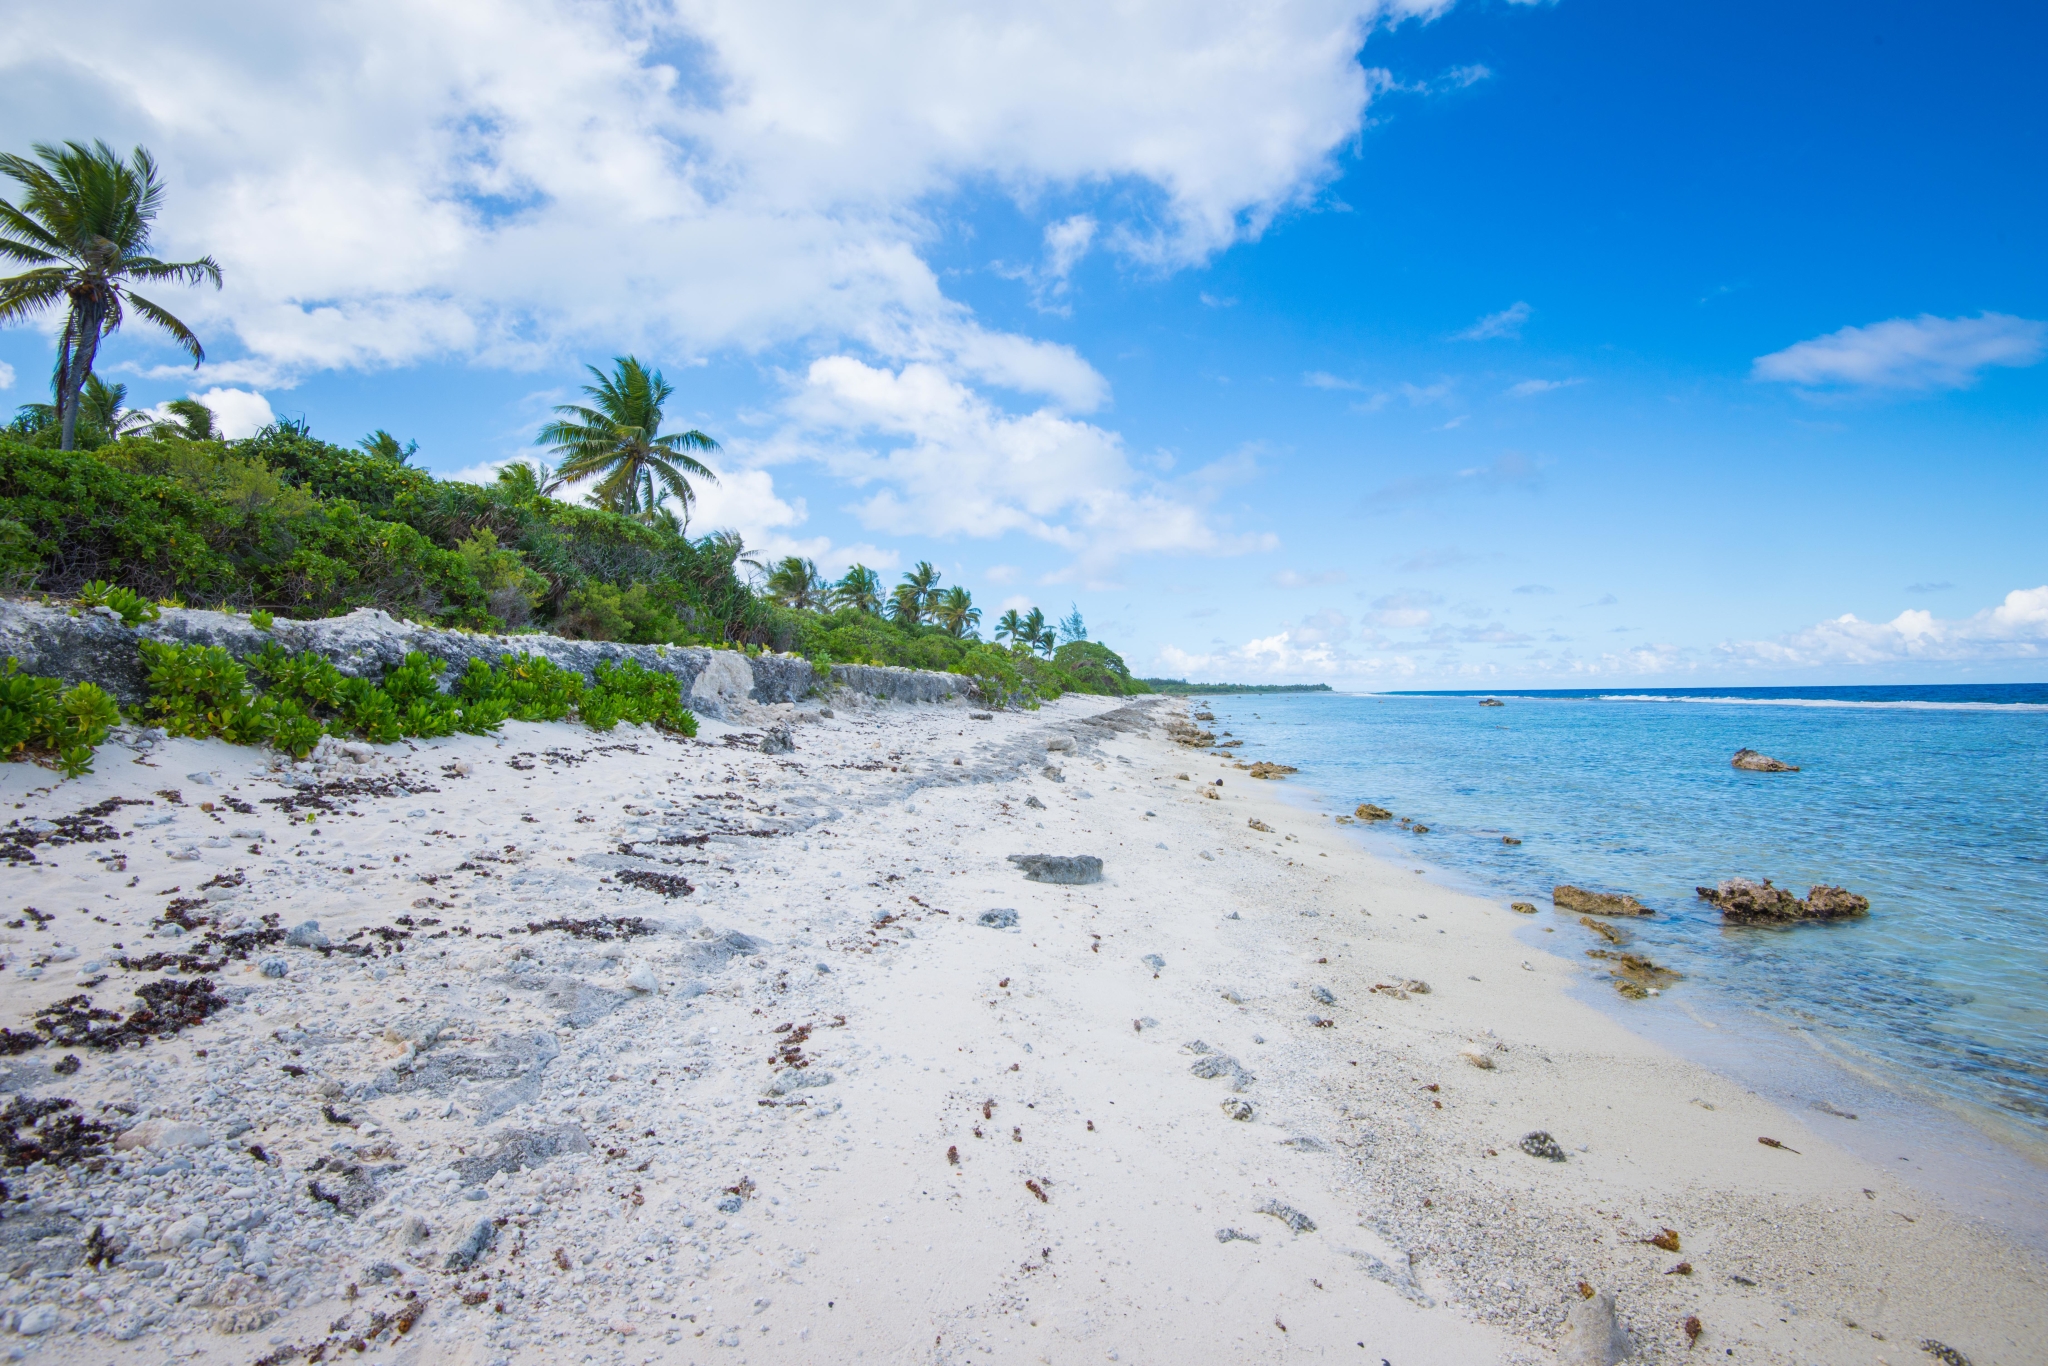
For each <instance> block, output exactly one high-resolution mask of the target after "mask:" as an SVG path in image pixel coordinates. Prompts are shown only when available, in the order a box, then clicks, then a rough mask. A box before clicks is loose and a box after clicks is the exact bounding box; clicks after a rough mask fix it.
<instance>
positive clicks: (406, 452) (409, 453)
mask: <svg viewBox="0 0 2048 1366" xmlns="http://www.w3.org/2000/svg"><path fill="white" fill-rule="evenodd" d="M356 444H357V445H358V446H361V447H362V448H363V449H364V450H366V451H368V452H369V453H370V454H371V455H374V456H377V457H379V458H380V459H384V460H389V461H391V462H392V463H393V464H398V465H403V464H404V463H405V462H406V461H408V460H410V459H412V458H413V457H414V456H415V455H418V454H419V452H420V443H419V442H417V441H407V442H404V443H403V444H401V443H400V442H399V440H398V438H397V437H395V436H393V435H392V434H391V433H389V432H387V431H385V430H384V429H383V428H382V427H379V428H378V429H377V430H376V431H374V432H371V433H370V434H369V435H368V436H366V437H364V438H363V439H362V440H361V441H358V442H357V443H356Z"/></svg>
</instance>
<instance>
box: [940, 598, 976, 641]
mask: <svg viewBox="0 0 2048 1366" xmlns="http://www.w3.org/2000/svg"><path fill="white" fill-rule="evenodd" d="M932 615H933V616H934V617H936V618H938V622H939V625H941V626H943V627H945V628H946V634H947V635H949V636H954V637H957V638H959V639H962V640H964V639H966V638H967V637H968V636H970V635H973V634H975V630H974V628H975V627H976V626H979V625H980V624H981V609H980V608H979V607H976V606H975V605H974V595H973V594H972V593H969V592H968V591H967V590H966V589H965V588H960V587H957V586H956V587H953V588H948V589H947V590H946V591H945V592H943V593H941V594H939V595H938V597H937V599H936V606H934V607H933V608H932Z"/></svg>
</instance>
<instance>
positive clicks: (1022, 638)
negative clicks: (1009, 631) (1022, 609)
mask: <svg viewBox="0 0 2048 1366" xmlns="http://www.w3.org/2000/svg"><path fill="white" fill-rule="evenodd" d="M1021 625H1022V627H1023V629H1022V630H1020V631H1019V632H1018V633H1017V634H1016V635H1014V636H1012V637H1011V642H1012V643H1013V644H1017V645H1022V646H1023V647H1024V648H1025V649H1027V650H1038V649H1042V648H1044V646H1045V613H1043V612H1041V611H1039V610H1038V609H1037V608H1036V607H1034V608H1032V609H1031V610H1030V611H1029V612H1026V613H1025V614H1024V620H1023V622H1022V623H1021Z"/></svg>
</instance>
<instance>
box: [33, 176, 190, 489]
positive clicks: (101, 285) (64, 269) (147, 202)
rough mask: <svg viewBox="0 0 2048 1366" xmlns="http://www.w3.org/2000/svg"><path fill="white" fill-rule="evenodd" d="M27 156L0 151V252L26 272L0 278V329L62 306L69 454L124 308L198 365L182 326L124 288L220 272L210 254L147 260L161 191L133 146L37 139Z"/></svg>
mask: <svg viewBox="0 0 2048 1366" xmlns="http://www.w3.org/2000/svg"><path fill="white" fill-rule="evenodd" d="M35 154H36V156H37V157H38V158H40V161H31V160H29V159H28V158H27V157H19V156H15V155H13V154H11V153H8V154H4V155H0V175H6V176H8V177H9V178H11V179H13V180H14V181H15V182H17V183H18V184H19V185H21V187H22V189H23V191H24V193H23V195H22V198H21V203H20V205H19V206H17V205H15V204H12V203H9V202H8V201H7V200H4V199H0V256H4V257H6V258H8V259H9V260H13V261H19V262H22V263H23V264H25V265H27V266H28V267H29V269H28V270H27V271H24V272H23V273H22V274H20V275H15V276H12V277H10V278H8V279H5V280H0V323H9V322H13V321H15V320H16V319H22V318H29V317H32V316H34V315H35V314H38V313H41V312H42V311H43V310H45V309H47V308H51V307H54V306H55V305H56V304H57V303H58V302H59V301H60V300H61V301H62V302H63V304H64V306H65V314H64V330H63V332H62V333H61V335H60V337H59V340H58V343H57V373H56V388H57V412H58V419H59V421H60V422H61V423H62V424H63V434H62V436H61V437H60V439H59V443H58V444H59V446H60V447H61V448H62V449H64V450H67V451H69V450H75V449H77V437H78V411H79V402H78V401H79V395H80V394H81V393H82V392H83V390H84V389H85V379H86V376H87V375H90V374H91V373H92V363H93V360H94V358H95V357H97V356H98V354H99V347H100V340H101V339H102V338H104V337H110V336H112V335H113V334H114V333H115V332H116V331H118V330H119V328H120V326H121V323H122V320H123V319H124V317H125V316H126V310H127V309H129V308H133V309H134V310H135V311H136V312H137V313H139V314H140V315H142V317H143V319H144V320H145V321H147V322H152V323H155V324H156V325H157V326H158V327H160V328H162V329H163V330H164V331H166V332H168V333H170V335H171V340H172V341H174V342H176V343H177V344H178V345H179V346H180V347H182V348H184V350H185V353H186V354H187V355H189V356H191V357H192V364H193V365H194V366H197V365H198V364H199V363H200V362H201V361H203V360H205V359H206V350H205V348H204V347H202V346H200V344H199V338H197V337H195V336H193V335H192V329H191V328H189V327H187V326H185V324H183V323H182V322H179V321H178V320H177V319H176V318H174V317H172V316H171V314H170V313H168V312H167V311H165V310H164V309H163V308H161V307H159V306H158V305H156V304H154V303H151V302H150V301H149V300H148V299H145V298H143V297H142V296H141V295H140V294H137V293H135V292H134V291H133V290H132V289H131V288H130V287H129V286H130V282H132V281H136V280H169V281H171V282H173V283H177V284H188V285H196V284H200V283H202V282H204V281H208V280H211V281H212V282H213V287H214V288H215V289H218V288H220V266H219V265H217V264H216V263H215V262H214V259H213V258H212V257H211V256H202V257H200V258H199V259H198V260H196V261H159V260H158V259H157V258H156V257H154V256H151V255H150V254H149V232H150V224H151V223H152V222H154V221H155V219H156V216H157V213H158V212H159V211H160V210H161V209H162V208H163V198H164V187H163V185H162V184H161V183H160V182H159V181H158V180H157V178H156V162H155V160H154V159H153V158H152V157H151V156H150V155H149V153H148V152H145V151H144V150H143V149H142V148H140V147H137V148H136V149H135V151H134V153H133V154H132V155H131V156H130V157H129V159H128V160H127V161H125V162H124V161H122V160H121V158H120V156H119V154H117V153H116V152H115V151H114V149H113V148H111V147H109V146H107V144H106V143H104V142H95V143H94V144H93V145H92V146H90V147H87V146H86V145H85V144H83V143H79V142H67V143H65V144H64V145H63V146H62V147H53V146H51V145H49V144H48V143H41V142H39V143H36V144H35Z"/></svg>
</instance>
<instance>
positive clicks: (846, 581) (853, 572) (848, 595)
mask: <svg viewBox="0 0 2048 1366" xmlns="http://www.w3.org/2000/svg"><path fill="white" fill-rule="evenodd" d="M832 602H833V604H834V605H835V606H839V607H851V608H852V609H853V610H854V611H856V612H867V613H869V614H870V615H875V614H879V613H880V612H881V610H882V576H881V575H880V574H877V573H876V572H875V571H874V570H872V569H870V568H868V567H867V566H866V565H864V564H857V565H854V566H853V567H852V568H850V569H848V570H847V571H846V574H845V576H844V577H842V578H841V579H840V580H839V582H838V583H835V584H833V585H832Z"/></svg>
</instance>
